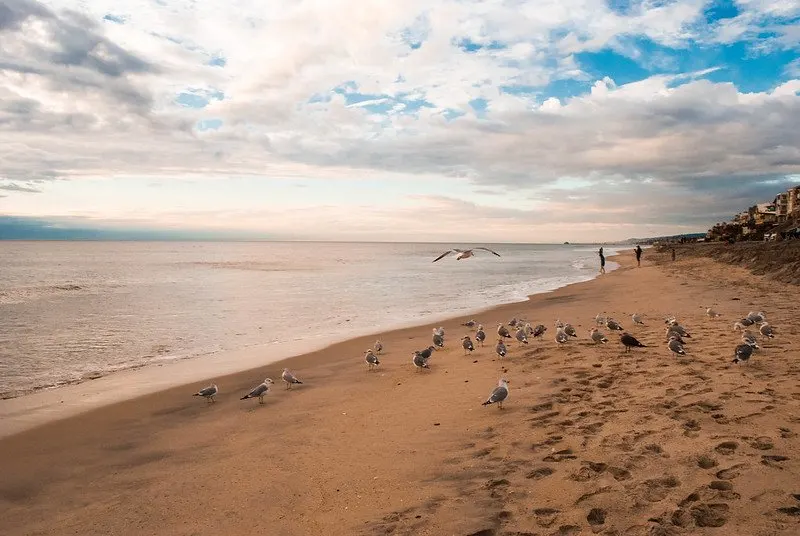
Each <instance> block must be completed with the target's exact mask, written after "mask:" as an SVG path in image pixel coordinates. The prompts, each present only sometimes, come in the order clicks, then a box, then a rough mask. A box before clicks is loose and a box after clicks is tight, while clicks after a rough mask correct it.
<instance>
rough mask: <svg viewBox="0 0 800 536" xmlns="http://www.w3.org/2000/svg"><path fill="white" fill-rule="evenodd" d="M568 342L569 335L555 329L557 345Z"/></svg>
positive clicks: (562, 330) (560, 329)
mask: <svg viewBox="0 0 800 536" xmlns="http://www.w3.org/2000/svg"><path fill="white" fill-rule="evenodd" d="M568 340H569V335H567V333H566V332H565V331H564V328H558V329H556V342H557V343H558V344H564V343H565V342H567V341H568Z"/></svg>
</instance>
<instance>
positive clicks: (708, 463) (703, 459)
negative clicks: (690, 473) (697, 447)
mask: <svg viewBox="0 0 800 536" xmlns="http://www.w3.org/2000/svg"><path fill="white" fill-rule="evenodd" d="M697 465H698V467H700V468H701V469H711V468H712V467H716V466H717V460H715V459H714V458H712V457H710V456H700V457H698V458H697Z"/></svg>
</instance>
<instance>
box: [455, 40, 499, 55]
mask: <svg viewBox="0 0 800 536" xmlns="http://www.w3.org/2000/svg"><path fill="white" fill-rule="evenodd" d="M454 44H455V45H456V46H457V47H458V48H460V49H461V50H463V51H464V52H468V53H474V52H478V51H479V50H502V49H504V48H508V46H507V45H506V44H504V43H500V42H499V41H489V42H488V43H478V42H476V41H473V40H472V39H470V38H469V37H465V38H463V39H458V40H456V41H454Z"/></svg>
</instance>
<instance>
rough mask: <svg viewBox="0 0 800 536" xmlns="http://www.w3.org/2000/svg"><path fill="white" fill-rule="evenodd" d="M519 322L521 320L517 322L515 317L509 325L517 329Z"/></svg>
mask: <svg viewBox="0 0 800 536" xmlns="http://www.w3.org/2000/svg"><path fill="white" fill-rule="evenodd" d="M518 322H519V320H517V317H516V316H515V317H513V318H512V319H511V320H509V321H508V325H509V326H511V327H512V328H515V327H517V323H518Z"/></svg>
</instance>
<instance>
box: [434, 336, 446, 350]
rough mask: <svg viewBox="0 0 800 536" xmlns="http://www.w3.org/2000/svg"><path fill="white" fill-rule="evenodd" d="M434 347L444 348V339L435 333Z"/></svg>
mask: <svg viewBox="0 0 800 536" xmlns="http://www.w3.org/2000/svg"><path fill="white" fill-rule="evenodd" d="M433 345H434V346H436V347H438V348H444V337H442V336H441V335H439V334H437V333H434V334H433Z"/></svg>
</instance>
